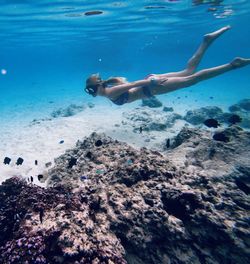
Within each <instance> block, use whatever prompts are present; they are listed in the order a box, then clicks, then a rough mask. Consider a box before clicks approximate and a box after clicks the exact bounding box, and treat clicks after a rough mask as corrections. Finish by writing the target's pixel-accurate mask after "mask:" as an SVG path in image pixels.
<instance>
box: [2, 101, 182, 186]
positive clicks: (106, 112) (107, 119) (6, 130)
mask: <svg viewBox="0 0 250 264" xmlns="http://www.w3.org/2000/svg"><path fill="white" fill-rule="evenodd" d="M135 107H138V105H136V104H132V105H128V106H123V107H116V106H114V107H110V106H109V105H108V106H101V105H97V106H95V107H94V108H86V109H84V110H83V111H81V112H79V113H78V114H76V115H74V116H70V117H58V118H52V119H51V120H48V119H46V118H45V119H44V120H39V119H38V120H37V121H36V122H31V121H28V120H26V121H23V122H21V121H19V122H12V123H10V122H9V123H5V125H3V126H1V128H0V134H1V142H0V145H1V147H0V161H1V162H0V182H2V181H4V180H5V179H7V178H10V177H12V176H15V175H16V176H23V177H26V178H28V177H30V176H34V175H38V174H44V173H46V171H47V170H48V169H49V168H50V167H51V166H52V165H53V161H54V158H55V157H57V156H59V155H61V154H63V153H64V152H65V151H66V150H67V149H70V148H72V147H74V146H75V144H76V142H77V140H82V139H83V138H84V137H86V136H89V135H90V134H91V133H92V132H97V133H102V132H104V133H105V134H106V135H108V136H111V137H112V138H114V139H117V140H120V141H124V142H127V143H128V144H131V145H132V146H134V147H137V148H138V147H151V148H153V147H154V146H157V145H159V144H161V143H162V141H163V140H164V139H165V138H166V137H167V136H171V134H173V133H174V131H176V132H178V131H179V130H180V129H181V127H182V126H183V123H182V122H176V125H175V127H174V128H172V129H171V130H170V131H169V132H166V131H165V132H162V131H161V132H158V131H155V132H152V131H151V132H150V134H149V133H147V132H143V133H142V134H140V133H135V132H133V128H132V127H131V126H129V125H123V124H122V123H121V122H122V120H123V119H124V118H123V113H124V112H125V111H128V110H131V109H134V108H135ZM149 137H150V139H151V140H150V141H149V140H146V141H145V139H146V138H149ZM62 141H63V143H62ZM60 142H61V143H60ZM5 157H9V158H11V162H10V164H9V165H5V164H4V163H3V161H4V158H5ZM19 157H21V158H23V160H24V162H23V164H22V165H16V161H17V159H18V158H19ZM35 160H37V165H35ZM50 162H51V163H52V164H51V166H49V167H46V164H48V163H50ZM34 182H35V183H36V184H38V185H44V184H42V183H40V182H39V181H38V180H37V177H34Z"/></svg>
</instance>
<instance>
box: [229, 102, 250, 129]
mask: <svg viewBox="0 0 250 264" xmlns="http://www.w3.org/2000/svg"><path fill="white" fill-rule="evenodd" d="M229 111H230V112H232V113H233V114H235V115H238V116H239V117H240V118H241V122H240V124H239V125H240V126H241V127H244V128H247V129H249V128H250V99H243V100H241V101H239V102H238V103H237V104H234V105H231V106H230V107H229ZM231 115H232V114H231ZM228 118H230V116H228ZM226 122H227V123H229V124H230V122H229V121H228V119H227V120H226Z"/></svg>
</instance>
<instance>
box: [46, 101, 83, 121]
mask: <svg viewBox="0 0 250 264" xmlns="http://www.w3.org/2000/svg"><path fill="white" fill-rule="evenodd" d="M84 109H85V106H83V105H75V104H71V105H69V106H68V107H66V108H59V109H57V110H54V111H53V112H52V113H51V117H53V118H57V117H69V116H73V115H76V114H77V113H79V112H81V111H83V110H84Z"/></svg>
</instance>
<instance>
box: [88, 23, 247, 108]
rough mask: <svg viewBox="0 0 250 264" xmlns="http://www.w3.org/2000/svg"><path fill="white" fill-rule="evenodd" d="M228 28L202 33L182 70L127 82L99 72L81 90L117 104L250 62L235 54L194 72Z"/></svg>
mask: <svg viewBox="0 0 250 264" xmlns="http://www.w3.org/2000/svg"><path fill="white" fill-rule="evenodd" d="M228 29H230V26H226V27H223V28H221V29H219V30H217V31H215V32H212V33H209V34H206V35H205V36H204V38H203V42H202V43H201V44H200V46H199V47H198V49H197V51H196V52H195V54H194V55H193V56H192V58H191V59H190V60H189V61H188V63H187V67H186V69H184V70H182V71H179V72H171V73H164V74H149V75H148V76H146V77H145V79H143V80H138V81H135V82H127V80H126V79H125V78H123V77H111V78H109V79H107V80H103V79H101V77H100V75H99V74H93V75H91V76H90V77H89V78H88V79H87V80H86V88H85V91H86V92H87V93H88V94H91V95H92V96H94V97H95V96H104V97H107V98H108V99H110V100H111V101H112V102H113V103H115V104H117V105H123V104H125V103H131V102H133V101H136V100H139V99H144V98H150V97H152V96H154V95H159V94H164V93H169V92H172V91H175V90H178V89H181V88H185V87H189V86H192V85H194V84H196V83H199V82H201V81H204V80H207V79H210V78H213V77H215V76H217V75H220V74H223V73H225V72H228V71H230V70H233V69H236V68H240V67H244V66H246V65H248V64H250V59H244V58H240V57H237V58H235V59H234V60H233V61H232V62H230V63H227V64H224V65H221V66H217V67H214V68H209V69H204V70H201V71H198V72H196V73H195V70H196V69H197V67H198V65H199V63H200V61H201V59H202V57H203V55H204V53H205V51H206V50H207V48H208V47H209V46H210V45H211V43H212V42H213V41H214V40H215V39H217V38H218V37H219V36H220V35H222V34H223V33H224V32H225V31H227V30H228Z"/></svg>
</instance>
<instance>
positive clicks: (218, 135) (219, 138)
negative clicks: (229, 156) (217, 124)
mask: <svg viewBox="0 0 250 264" xmlns="http://www.w3.org/2000/svg"><path fill="white" fill-rule="evenodd" d="M213 139H214V140H216V141H222V142H226V143H227V142H229V141H230V138H229V137H228V136H227V135H225V133H223V132H220V133H216V134H214V136H213Z"/></svg>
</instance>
